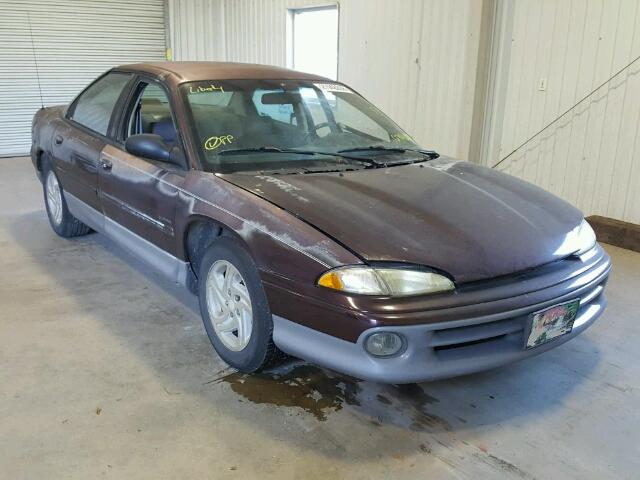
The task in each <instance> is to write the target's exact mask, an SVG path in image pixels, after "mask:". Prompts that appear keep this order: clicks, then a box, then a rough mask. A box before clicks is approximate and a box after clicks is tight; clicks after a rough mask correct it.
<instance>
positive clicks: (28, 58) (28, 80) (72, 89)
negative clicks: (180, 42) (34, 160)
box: [0, 0, 166, 156]
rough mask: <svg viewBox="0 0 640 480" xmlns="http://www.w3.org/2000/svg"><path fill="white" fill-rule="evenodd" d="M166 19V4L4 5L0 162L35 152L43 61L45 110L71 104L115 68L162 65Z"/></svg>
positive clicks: (42, 1) (144, 0) (110, 0)
mask: <svg viewBox="0 0 640 480" xmlns="http://www.w3.org/2000/svg"><path fill="white" fill-rule="evenodd" d="M27 12H29V16H30V18H31V25H32V31H33V47H35V56H34V51H33V48H32V43H31V38H30V35H29V26H28V22H27ZM164 18H165V17H164V1H163V0H126V1H118V0H103V1H100V2H95V1H91V0H66V1H64V0H55V1H47V0H20V1H16V0H9V1H7V0H0V44H1V45H2V49H0V156H8V155H22V154H25V153H27V152H28V151H29V148H30V143H31V119H32V118H33V114H34V113H35V112H36V110H37V109H38V108H39V107H40V95H39V91H38V82H37V77H36V69H35V64H36V60H37V65H38V67H39V68H38V70H39V73H40V83H41V85H42V94H43V99H44V105H45V106H50V105H59V104H64V103H68V102H69V101H70V100H71V99H72V98H73V97H74V96H75V95H76V94H77V93H78V92H79V91H80V90H82V88H84V87H85V86H86V85H87V84H88V83H89V82H90V81H91V80H93V79H94V78H95V77H97V76H98V75H99V74H100V73H102V72H104V71H105V70H107V69H109V68H111V67H113V66H115V65H119V64H123V63H131V62H138V61H151V60H163V59H164V57H165V36H166V32H165V24H164Z"/></svg>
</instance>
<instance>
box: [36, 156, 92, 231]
mask: <svg viewBox="0 0 640 480" xmlns="http://www.w3.org/2000/svg"><path fill="white" fill-rule="evenodd" d="M42 190H43V193H44V205H45V209H46V210H47V217H49V224H50V225H51V228H52V229H53V231H54V232H56V233H57V234H58V235H60V236H61V237H65V238H71V237H78V236H80V235H86V234H87V233H89V232H90V231H91V229H90V228H89V227H87V226H86V225H85V224H84V223H82V222H81V221H80V220H78V219H77V218H76V217H74V216H73V215H71V212H69V208H68V207H67V201H66V200H65V198H64V194H63V190H62V185H60V181H59V180H58V176H57V175H56V173H55V172H54V171H53V169H52V168H51V165H50V164H49V162H48V161H47V160H45V161H44V162H43V165H42Z"/></svg>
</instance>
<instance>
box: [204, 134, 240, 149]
mask: <svg viewBox="0 0 640 480" xmlns="http://www.w3.org/2000/svg"><path fill="white" fill-rule="evenodd" d="M230 143H233V135H220V136H217V137H209V138H207V139H206V140H205V142H204V149H205V150H215V149H216V148H219V147H221V146H222V145H229V144H230Z"/></svg>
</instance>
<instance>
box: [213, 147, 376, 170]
mask: <svg viewBox="0 0 640 480" xmlns="http://www.w3.org/2000/svg"><path fill="white" fill-rule="evenodd" d="M245 153H289V154H290V153H297V154H299V155H325V156H327V157H338V158H346V159H348V160H354V161H356V162H359V163H360V164H364V165H367V166H369V167H379V166H382V164H381V163H380V162H376V161H373V160H370V159H368V158H361V157H357V156H355V155H344V154H342V153H340V152H321V151H319V150H296V149H294V148H278V147H255V148H235V149H230V150H222V151H221V152H220V153H218V155H220V156H224V155H243V154H245Z"/></svg>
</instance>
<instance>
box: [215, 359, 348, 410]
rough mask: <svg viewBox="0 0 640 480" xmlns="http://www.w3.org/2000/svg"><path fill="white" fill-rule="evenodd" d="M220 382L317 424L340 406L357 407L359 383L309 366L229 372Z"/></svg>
mask: <svg viewBox="0 0 640 480" xmlns="http://www.w3.org/2000/svg"><path fill="white" fill-rule="evenodd" d="M221 381H223V382H225V383H227V384H229V385H230V386H231V389H232V390H233V391H234V392H236V393H237V394H238V395H241V396H243V397H244V398H246V399H247V400H250V401H252V402H254V403H267V404H271V405H277V406H280V407H299V408H302V409H303V410H304V411H306V412H307V413H310V414H312V415H313V416H314V417H316V418H317V419H318V420H320V421H324V420H326V419H327V413H328V412H330V411H334V412H337V411H338V410H341V409H342V407H343V405H344V404H347V405H359V401H358V399H357V394H358V392H359V390H360V387H359V386H358V383H359V382H360V380H357V379H355V378H350V377H347V376H336V377H331V376H328V375H327V374H325V373H324V372H323V371H322V370H320V369H319V368H317V367H313V366H310V365H298V366H295V367H293V368H292V369H290V370H288V371H286V372H283V373H260V374H252V375H247V374H243V373H232V374H230V375H227V376H226V377H223V378H222V379H221Z"/></svg>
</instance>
